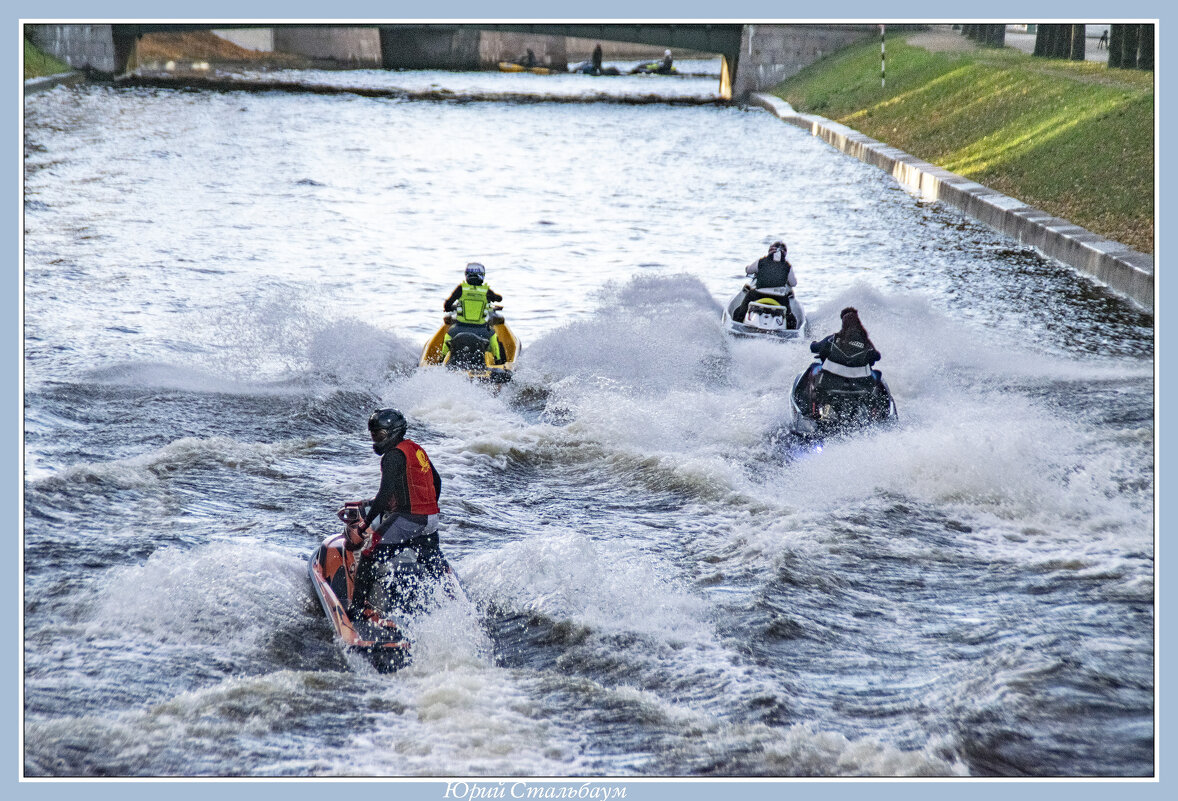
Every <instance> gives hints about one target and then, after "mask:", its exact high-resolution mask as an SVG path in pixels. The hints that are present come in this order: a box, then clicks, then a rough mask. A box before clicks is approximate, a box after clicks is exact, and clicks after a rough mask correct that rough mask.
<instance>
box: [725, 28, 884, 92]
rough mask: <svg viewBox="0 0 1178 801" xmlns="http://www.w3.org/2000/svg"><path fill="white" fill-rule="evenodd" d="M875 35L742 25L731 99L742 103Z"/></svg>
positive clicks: (861, 30)
mask: <svg viewBox="0 0 1178 801" xmlns="http://www.w3.org/2000/svg"><path fill="white" fill-rule="evenodd" d="M878 35H879V28H878V27H877V26H875V25H814V24H811V25H805V24H798V25H745V26H744V30H743V31H742V32H741V37H740V55H739V56H738V58H737V69H736V74H735V75H734V76H733V78H732V98H733V99H734V100H737V101H740V102H744V101H746V100H747V99H748V97H749V95H750V94H752V93H753V92H762V91H765V90H767V89H771V88H773V87H774V86H776V85H777V84H779V83H781V82H782V81H784V80H785V79H786V78H789V77H790V76H792V75H796V74H797V73H798V72H801V70H802V68H804V67H807V66H809V65H810V64H813V63H814V62H815V61H818V60H819V59H820V58H823V57H824V56H827V55H830V54H831V53H833V52H835V51H837V50H841V49H842V48H844V47H846V46H847V45H851V44H854V43H856V42H859V41H862V40H864V39H867V38H870V37H873V36H878ZM721 82H723V77H721Z"/></svg>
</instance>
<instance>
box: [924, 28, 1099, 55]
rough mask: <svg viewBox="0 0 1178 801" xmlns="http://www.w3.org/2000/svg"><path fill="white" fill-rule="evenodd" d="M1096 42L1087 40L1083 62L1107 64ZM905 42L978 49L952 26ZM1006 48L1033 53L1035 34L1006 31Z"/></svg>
mask: <svg viewBox="0 0 1178 801" xmlns="http://www.w3.org/2000/svg"><path fill="white" fill-rule="evenodd" d="M1097 41H1098V40H1097V38H1096V37H1094V36H1092V37H1089V38H1088V41H1087V45H1086V46H1085V48H1084V60H1085V61H1099V62H1105V63H1107V62H1108V50H1107V49H1104V48H1099V49H1098V48H1097V47H1096V43H1097ZM907 42H908V44H910V45H915V46H916V47H923V48H925V49H926V50H932V51H934V52H947V51H960V50H974V49H976V48H977V47H978V44H977V42H975V41H973V40H972V39H967V38H966V37H964V36H962V35H961V31H955V30H953V26H952V25H931V26H929V29H928V30H927V31H921V32H920V33H914V34H912V35H911V36H909V37H908V38H907ZM1006 46H1007V47H1013V48H1015V49H1017V50H1021V51H1023V52H1024V53H1033V52H1034V50H1035V34H1033V33H1017V32H1014V31H1007V32H1006Z"/></svg>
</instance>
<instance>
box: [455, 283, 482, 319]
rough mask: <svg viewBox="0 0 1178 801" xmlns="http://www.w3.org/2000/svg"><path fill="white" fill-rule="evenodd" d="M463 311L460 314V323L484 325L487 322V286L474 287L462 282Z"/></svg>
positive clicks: (461, 300) (461, 299) (461, 301)
mask: <svg viewBox="0 0 1178 801" xmlns="http://www.w3.org/2000/svg"><path fill="white" fill-rule="evenodd" d="M458 300H459V302H460V303H461V304H462V311H461V312H460V313H459V314H458V317H457V319H458V322H460V323H470V324H472V325H482V324H483V323H485V322H486V321H487V285H486V284H480V285H479V286H472V285H471V284H468V283H466V282H465V281H463V282H462V297H460V298H459V299H458Z"/></svg>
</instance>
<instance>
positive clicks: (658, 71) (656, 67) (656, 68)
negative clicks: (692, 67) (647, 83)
mask: <svg viewBox="0 0 1178 801" xmlns="http://www.w3.org/2000/svg"><path fill="white" fill-rule="evenodd" d="M630 74H631V75H678V74H679V70H677V69H675V68H674V67H668V66H666V65H665V64H664V63H663V62H661V61H650V62H647V63H646V64H639V65H638V66H637V67H634V68H633V69H631V70H630Z"/></svg>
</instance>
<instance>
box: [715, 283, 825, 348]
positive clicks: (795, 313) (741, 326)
mask: <svg viewBox="0 0 1178 801" xmlns="http://www.w3.org/2000/svg"><path fill="white" fill-rule="evenodd" d="M750 292H755V293H757V299H756V300H753V301H750V302H749V304H748V310H747V311H746V312H745V314H744V319H742V320H737V319H735V315H736V314H737V311H738V310H739V309H740V306H741V304H742V303H744V299H745V297H747V296H748V294H749V293H750ZM721 319H722V320H723V323H724V329H725V330H726V331H728V332H730V333H732V334H735V335H737V336H747V337H769V338H772V339H796V338H797V337H798V336H799V335H802V334H804V333H805V330H806V310H805V309H803V308H802V304H801V303H799V302H798V299H797V298H796V297H794V293H793V289H792V288H791V287H780V288H778V287H766V288H764V289H755V288H754V287H753V285H752V284H751V283H749V284H745V285H744V286H743V287H742V288H741V290H740V291H739V292H737V293H736V297H734V298H733V299H732V300H731V301H729V302H728V307H727V308H726V309H724V314H723V315H722V317H721Z"/></svg>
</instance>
